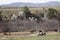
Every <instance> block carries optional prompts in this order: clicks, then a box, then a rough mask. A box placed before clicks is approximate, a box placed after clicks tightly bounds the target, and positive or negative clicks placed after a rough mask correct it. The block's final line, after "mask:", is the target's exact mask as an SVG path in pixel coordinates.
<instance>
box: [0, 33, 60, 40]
mask: <svg viewBox="0 0 60 40" xmlns="http://www.w3.org/2000/svg"><path fill="white" fill-rule="evenodd" d="M0 40H60V34H48V35H43V36H26V35H23V36H21V35H13V36H5V37H0Z"/></svg>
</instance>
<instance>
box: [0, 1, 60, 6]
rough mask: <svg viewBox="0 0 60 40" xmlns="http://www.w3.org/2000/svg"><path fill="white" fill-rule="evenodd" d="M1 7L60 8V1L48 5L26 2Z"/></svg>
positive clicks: (47, 3)
mask: <svg viewBox="0 0 60 40" xmlns="http://www.w3.org/2000/svg"><path fill="white" fill-rule="evenodd" d="M0 6H9V7H24V6H28V7H57V6H60V2H58V1H50V2H46V3H24V2H16V3H11V4H4V5H0Z"/></svg>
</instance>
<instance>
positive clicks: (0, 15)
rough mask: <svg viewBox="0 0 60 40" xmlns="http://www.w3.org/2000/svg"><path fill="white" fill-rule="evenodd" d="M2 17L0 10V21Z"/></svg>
mask: <svg viewBox="0 0 60 40" xmlns="http://www.w3.org/2000/svg"><path fill="white" fill-rule="evenodd" d="M2 17H3V15H2V11H0V21H2Z"/></svg>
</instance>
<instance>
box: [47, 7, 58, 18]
mask: <svg viewBox="0 0 60 40" xmlns="http://www.w3.org/2000/svg"><path fill="white" fill-rule="evenodd" d="M56 13H57V11H56V10H55V9H53V8H49V9H48V14H47V17H48V18H49V19H51V18H54V17H55V16H56Z"/></svg>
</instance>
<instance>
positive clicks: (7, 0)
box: [0, 0, 60, 5]
mask: <svg viewBox="0 0 60 40" xmlns="http://www.w3.org/2000/svg"><path fill="white" fill-rule="evenodd" d="M49 1H59V2H60V0H0V5H2V4H10V3H15V2H32V3H44V2H49Z"/></svg>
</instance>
